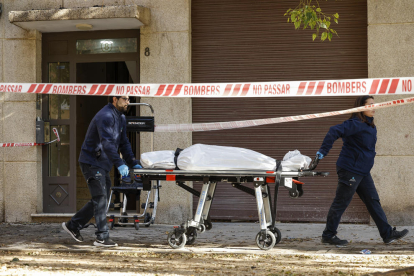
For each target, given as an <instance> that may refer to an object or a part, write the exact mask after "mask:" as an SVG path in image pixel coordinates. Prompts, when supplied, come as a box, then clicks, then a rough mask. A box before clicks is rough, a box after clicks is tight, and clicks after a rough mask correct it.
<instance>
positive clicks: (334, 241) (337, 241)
mask: <svg viewBox="0 0 414 276" xmlns="http://www.w3.org/2000/svg"><path fill="white" fill-rule="evenodd" d="M322 243H329V244H333V245H336V246H337V247H343V246H347V245H348V241H347V240H341V239H340V238H338V237H337V236H333V237H332V238H325V237H322Z"/></svg>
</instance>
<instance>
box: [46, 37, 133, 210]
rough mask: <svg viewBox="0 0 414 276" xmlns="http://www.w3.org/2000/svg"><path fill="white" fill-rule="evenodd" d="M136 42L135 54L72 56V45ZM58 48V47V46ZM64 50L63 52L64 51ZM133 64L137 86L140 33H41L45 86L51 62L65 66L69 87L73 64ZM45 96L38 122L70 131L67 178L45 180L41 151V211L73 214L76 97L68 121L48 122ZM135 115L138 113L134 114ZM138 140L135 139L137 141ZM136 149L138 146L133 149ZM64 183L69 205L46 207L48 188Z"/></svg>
mask: <svg viewBox="0 0 414 276" xmlns="http://www.w3.org/2000/svg"><path fill="white" fill-rule="evenodd" d="M131 37H134V38H135V37H136V38H137V52H135V53H109V54H79V55H78V54H76V41H77V40H85V39H115V38H131ZM51 41H60V42H62V43H63V45H65V44H66V45H67V47H66V49H65V48H63V49H59V50H60V51H58V52H59V53H57V54H54V53H55V52H53V51H52V50H53V49H52V47H50V42H51ZM61 45H62V44H61ZM65 50H66V51H65ZM122 61H135V62H136V68H137V70H136V74H137V75H136V79H137V80H138V83H139V82H140V78H139V77H140V73H139V72H140V70H139V68H140V66H139V65H140V30H139V29H137V30H111V31H94V32H91V31H87V32H66V33H44V34H43V36H42V73H43V74H42V81H43V83H48V82H49V70H48V64H49V63H51V62H69V70H70V71H69V72H70V73H69V75H70V83H76V65H77V63H92V62H122ZM48 103H49V96H48V95H42V118H43V120H44V121H47V122H50V124H51V125H52V124H53V125H57V124H64V125H69V129H70V148H71V151H70V155H69V158H70V176H69V177H63V176H57V177H50V176H48V158H49V157H48V156H49V147H47V146H46V147H43V149H42V183H43V184H42V185H43V210H44V212H45V213H73V212H76V171H77V166H78V164H77V163H78V162H77V160H76V150H73V149H76V104H77V100H76V96H70V119H69V120H49V108H48ZM137 114H138V113H137ZM137 140H139V139H137ZM137 148H138V149H139V145H138V146H137ZM52 183H53V184H62V183H68V191H67V192H68V193H69V203H68V206H64V207H62V208H59V206H53V207H51V206H48V203H47V202H48V200H49V196H50V193H51V192H52V191H51V189H50V188H49V185H50V184H52Z"/></svg>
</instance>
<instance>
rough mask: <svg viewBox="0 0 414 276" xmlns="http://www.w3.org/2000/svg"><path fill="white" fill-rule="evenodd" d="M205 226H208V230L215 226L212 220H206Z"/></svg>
mask: <svg viewBox="0 0 414 276" xmlns="http://www.w3.org/2000/svg"><path fill="white" fill-rule="evenodd" d="M204 226H205V227H206V230H207V231H208V230H211V228H213V224H212V223H211V222H210V221H205V222H204Z"/></svg>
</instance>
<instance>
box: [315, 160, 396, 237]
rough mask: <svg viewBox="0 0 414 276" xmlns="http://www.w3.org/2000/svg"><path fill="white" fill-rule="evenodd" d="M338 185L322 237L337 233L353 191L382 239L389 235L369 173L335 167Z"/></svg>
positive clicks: (385, 219) (386, 222) (388, 226)
mask: <svg viewBox="0 0 414 276" xmlns="http://www.w3.org/2000/svg"><path fill="white" fill-rule="evenodd" d="M337 174H338V187H337V189H336V196H335V198H334V201H333V203H332V205H331V208H330V209H329V212H328V217H327V221H326V227H325V230H324V231H323V234H322V237H325V238H331V237H333V236H335V235H336V234H337V229H338V226H339V222H340V220H341V217H342V214H343V213H344V212H345V210H346V208H347V207H348V205H349V203H351V200H352V197H353V196H354V194H355V192H356V193H357V194H358V196H359V197H360V198H361V200H362V201H363V202H364V204H365V206H366V207H367V209H368V212H369V214H370V215H371V217H372V219H373V220H374V222H375V224H376V225H377V228H378V231H379V233H380V235H381V238H382V239H383V240H384V239H386V238H388V237H389V236H390V235H391V232H392V227H391V225H389V224H388V221H387V216H386V215H385V213H384V210H383V209H382V207H381V204H380V200H379V196H378V193H377V189H376V188H375V184H374V181H373V180H372V177H371V174H369V175H367V176H362V175H357V174H355V173H352V172H349V171H346V170H344V169H342V168H340V167H337Z"/></svg>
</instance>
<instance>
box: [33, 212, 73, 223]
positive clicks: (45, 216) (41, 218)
mask: <svg viewBox="0 0 414 276" xmlns="http://www.w3.org/2000/svg"><path fill="white" fill-rule="evenodd" d="M74 215H75V213H40V214H31V217H32V222H63V221H68V220H69V219H70V218H71V217H73V216H74Z"/></svg>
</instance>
